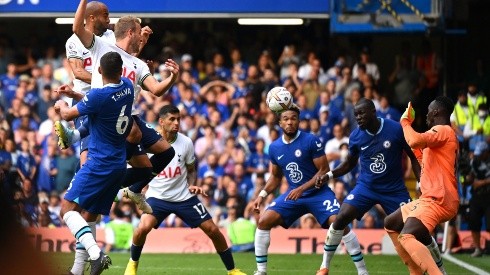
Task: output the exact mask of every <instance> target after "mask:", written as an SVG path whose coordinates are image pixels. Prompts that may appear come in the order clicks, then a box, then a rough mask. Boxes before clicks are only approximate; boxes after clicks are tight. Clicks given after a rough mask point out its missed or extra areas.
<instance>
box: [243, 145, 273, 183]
mask: <svg viewBox="0 0 490 275" xmlns="http://www.w3.org/2000/svg"><path fill="white" fill-rule="evenodd" d="M264 148H265V142H264V140H263V139H258V140H257V141H256V142H255V150H254V152H253V153H252V154H251V155H250V156H249V157H248V158H247V173H249V174H250V175H252V178H256V177H259V176H262V177H263V176H264V175H265V174H266V173H267V172H268V170H269V161H270V158H269V155H267V154H266V153H265V152H264Z"/></svg>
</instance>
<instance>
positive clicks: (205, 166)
mask: <svg viewBox="0 0 490 275" xmlns="http://www.w3.org/2000/svg"><path fill="white" fill-rule="evenodd" d="M218 160H219V154H218V153H216V152H211V153H210V154H209V155H208V156H207V157H206V161H205V162H202V161H201V162H200V165H201V166H200V167H199V170H198V171H197V182H198V184H197V185H198V186H201V185H202V181H203V179H204V178H206V177H207V176H210V175H212V176H213V177H215V178H216V183H217V184H218V186H221V185H222V180H223V176H224V174H225V172H224V169H223V166H221V165H219V163H218ZM208 172H209V173H208ZM206 173H207V174H206Z"/></svg>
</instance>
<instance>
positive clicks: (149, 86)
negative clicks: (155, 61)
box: [143, 59, 179, 96]
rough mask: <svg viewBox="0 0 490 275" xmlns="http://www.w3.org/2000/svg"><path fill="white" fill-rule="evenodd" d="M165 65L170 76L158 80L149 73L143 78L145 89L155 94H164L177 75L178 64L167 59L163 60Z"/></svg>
mask: <svg viewBox="0 0 490 275" xmlns="http://www.w3.org/2000/svg"><path fill="white" fill-rule="evenodd" d="M165 66H166V67H167V70H169V71H170V76H169V77H167V78H166V79H164V80H162V81H161V82H158V81H157V80H156V79H155V77H153V75H149V76H148V77H147V78H145V80H143V86H144V88H145V90H147V91H150V92H151V93H152V94H154V95H155V96H162V95H164V94H165V93H166V92H167V91H168V90H169V89H170V87H172V85H174V83H175V81H177V79H178V77H179V65H178V64H177V63H175V61H173V60H172V59H168V60H167V61H165Z"/></svg>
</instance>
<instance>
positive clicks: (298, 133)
mask: <svg viewBox="0 0 490 275" xmlns="http://www.w3.org/2000/svg"><path fill="white" fill-rule="evenodd" d="M300 134H301V131H300V130H298V132H297V133H296V136H295V137H294V138H293V139H292V140H291V141H290V142H287V141H286V140H285V139H284V134H282V137H281V138H282V142H283V143H284V144H290V143H293V141H295V140H296V139H297V138H298V137H299V135H300Z"/></svg>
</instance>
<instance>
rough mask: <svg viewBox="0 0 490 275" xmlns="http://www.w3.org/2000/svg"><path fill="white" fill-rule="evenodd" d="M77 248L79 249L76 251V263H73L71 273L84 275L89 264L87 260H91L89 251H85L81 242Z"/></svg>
mask: <svg viewBox="0 0 490 275" xmlns="http://www.w3.org/2000/svg"><path fill="white" fill-rule="evenodd" d="M76 246H77V247H76V248H77V249H76V250H75V261H74V262H73V266H72V267H71V270H70V272H71V273H73V274H74V275H83V272H84V271H85V265H86V264H87V262H86V260H87V259H88V258H89V255H88V252H87V250H85V248H84V247H83V245H82V244H81V243H80V242H77V244H76ZM80 248H81V249H80Z"/></svg>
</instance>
